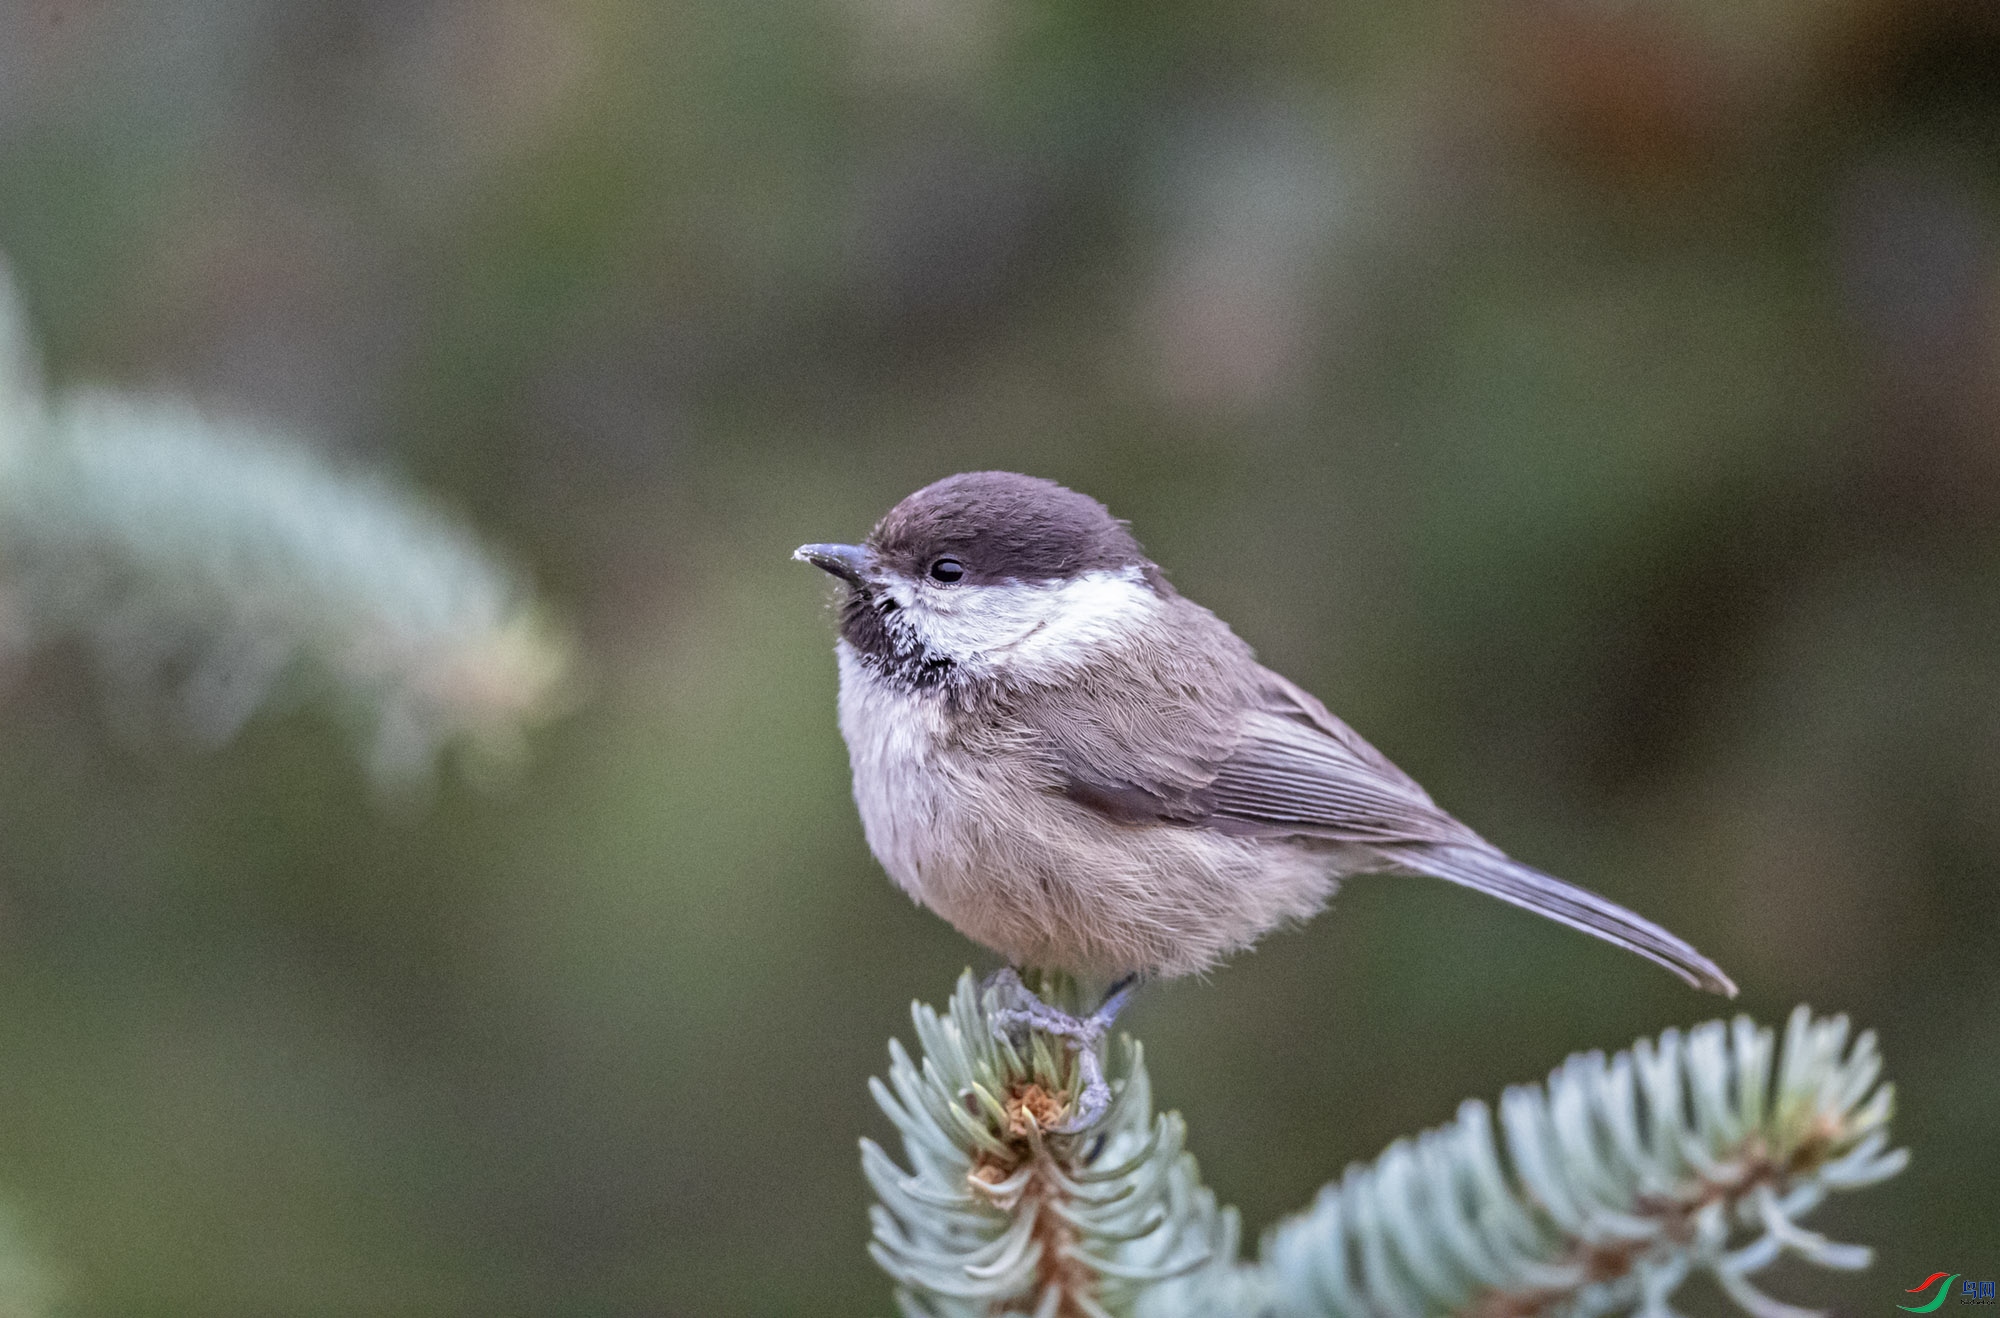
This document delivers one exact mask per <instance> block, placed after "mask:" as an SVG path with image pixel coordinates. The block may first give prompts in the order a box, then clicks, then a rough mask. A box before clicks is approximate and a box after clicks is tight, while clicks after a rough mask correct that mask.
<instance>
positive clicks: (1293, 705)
mask: <svg viewBox="0 0 2000 1318" xmlns="http://www.w3.org/2000/svg"><path fill="white" fill-rule="evenodd" d="M1258 676H1259V678H1260V679H1261V680H1260V681H1259V683H1258V685H1257V686H1256V687H1255V688H1254V689H1253V691H1252V693H1251V699H1250V701H1249V702H1248V705H1247V707H1246V709H1245V710H1244V713H1243V718H1242V722H1241V724H1240V725H1239V728H1238V736H1237V740H1236V743H1235V745H1234V746H1233V747H1232V748H1231V749H1230V752H1229V754H1228V755H1227V756H1225V757H1224V758H1223V759H1222V760H1221V762H1220V763H1218V764H1217V765H1216V768H1215V776H1214V777H1213V778H1211V779H1210V780H1209V781H1208V783H1207V784H1206V785H1204V786H1203V787H1202V788H1201V789H1200V791H1199V792H1198V793H1196V796H1197V799H1198V800H1199V801H1200V803H1201V804H1202V805H1203V806H1204V807H1206V809H1207V812H1208V817H1207V818H1206V819H1205V820H1203V821H1202V822H1204V823H1206V824H1208V826H1209V827H1212V828H1218V829H1222V830H1224V831H1228V832H1237V833H1244V832H1254V833H1260V834H1266V835H1269V834H1293V835H1297V836H1303V837H1322V838H1331V839H1336V840H1339V841H1347V842H1373V843H1426V842H1436V843H1460V844H1477V843H1478V841H1479V839H1478V837H1477V835H1476V834H1474V833H1473V832H1472V831H1471V830H1470V829H1468V828H1466V827H1465V825H1463V824H1461V823H1459V822H1458V821H1457V820H1456V819H1453V818H1452V817H1451V816H1450V815H1448V814H1446V813H1445V812H1444V811H1443V810H1440V809H1439V808H1438V806H1437V804H1436V803H1435V802H1433V801H1432V800H1431V798H1430V796H1429V794H1428V793H1426V792H1425V791H1424V789H1423V788H1422V787H1419V786H1418V785H1417V782H1416V780H1415V779H1413V778H1411V777H1410V776H1409V775H1408V774H1406V773H1404V772H1403V771H1402V770H1401V769H1398V768H1397V767H1396V766H1395V765H1394V764H1391V763H1390V762H1389V759H1388V757H1387V756H1385V755H1383V754H1382V752H1380V751H1378V750H1376V749H1375V748H1374V747H1373V746H1371V745H1369V744H1368V742H1367V741H1366V740H1364V739H1363V738H1362V736H1361V734H1360V733H1358V732H1356V731H1355V730H1354V729H1352V728H1350V727H1348V726H1347V725H1346V724H1345V723H1343V722H1341V721H1340V720H1339V719H1337V718H1335V717H1334V716H1333V715H1332V714H1331V713H1330V712H1328V710H1327V708H1326V706H1325V705H1322V704H1321V703H1320V702H1319V701H1318V700H1316V699H1314V698H1313V697H1312V696H1311V695H1310V694H1308V693H1307V692H1306V691H1304V690H1302V689H1301V688H1299V687H1298V686H1296V685H1294V684H1293V683H1291V682H1288V681H1286V680H1285V679H1284V678H1282V677H1280V676H1278V675H1277V674H1276V673H1273V672H1271V671H1270V670H1268V669H1264V670H1261V671H1260V672H1259V674H1258Z"/></svg>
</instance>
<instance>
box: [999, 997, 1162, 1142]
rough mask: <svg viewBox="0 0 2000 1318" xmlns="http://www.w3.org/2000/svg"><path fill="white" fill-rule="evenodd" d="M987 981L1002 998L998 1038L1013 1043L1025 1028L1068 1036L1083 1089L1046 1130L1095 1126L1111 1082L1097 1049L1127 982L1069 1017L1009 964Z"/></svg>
mask: <svg viewBox="0 0 2000 1318" xmlns="http://www.w3.org/2000/svg"><path fill="white" fill-rule="evenodd" d="M986 986H987V988H989V989H992V990H996V991H997V992H998V994H999V996H1000V999H1001V1001H1000V1002H999V1004H997V1005H996V1006H995V1007H994V1010H993V1033H994V1034H995V1035H997V1036H998V1037H999V1038H1001V1039H1004V1040H1006V1041H1007V1042H1008V1043H1010V1044H1015V1045H1017V1046H1018V1045H1019V1044H1020V1043H1021V1042H1022V1040H1023V1037H1024V1036H1025V1034H1026V1032H1027V1031H1029V1030H1038V1031H1040V1032H1041V1033H1043V1034H1051V1035H1054V1036H1056V1037H1057V1038H1059V1039H1066V1040H1068V1041H1069V1043H1070V1045H1071V1047H1072V1048H1073V1050H1074V1051H1075V1053H1076V1062H1077V1071H1078V1078H1079V1079H1081V1080H1082V1081H1083V1091H1082V1092H1081V1093H1079V1094H1078V1095H1077V1099H1076V1107H1075V1109H1074V1111H1072V1112H1071V1114H1070V1116H1069V1119H1068V1120H1066V1121H1063V1122H1062V1123H1060V1124H1058V1125H1055V1126H1051V1127H1049V1130H1050V1132H1051V1133H1052V1134H1056V1135H1074V1134H1077V1133H1078V1132H1080V1131H1083V1130H1087V1129H1089V1128H1090V1127H1091V1126H1094V1125H1096V1124H1097V1122H1098V1121H1099V1120H1100V1119H1102V1118H1103V1116H1104V1113H1105V1111H1106V1109H1108V1108H1109V1107H1110V1106H1111V1086H1110V1085H1109V1084H1108V1083H1106V1081H1105V1079H1104V1063H1103V1061H1102V1060H1101V1059H1100V1058H1099V1056H1098V1050H1099V1047H1100V1046H1101V1045H1102V1044H1103V1042H1104V1037H1105V1035H1107V1034H1109V1033H1110V1032H1111V1025H1112V1023H1113V1022H1114V1021H1115V1020H1117V1018H1118V1011H1119V1009H1120V1008H1121V1007H1123V1006H1124V1005H1125V1001H1126V999H1127V998H1128V997H1129V996H1130V995H1131V984H1130V982H1129V981H1128V982H1126V983H1121V984H1120V985H1118V986H1117V987H1116V988H1114V989H1113V990H1112V991H1111V993H1110V995H1109V996H1107V997H1106V998H1105V1000H1104V1005H1103V1006H1101V1007H1099V1008H1098V1009H1097V1010H1096V1011H1094V1012H1092V1013H1091V1014H1090V1015H1088V1016H1072V1015H1070V1014H1069V1013H1068V1012H1066V1011H1063V1010H1061V1009H1060V1008H1057V1007H1051V1006H1050V1005H1049V1004H1048V1003H1046V1002H1044V1001H1042V999H1041V998H1040V996H1038V995H1037V994H1036V993H1035V992H1034V990H1032V989H1030V988H1029V987H1028V986H1027V985H1026V984H1023V983H1022V982H1021V976H1020V975H1019V974H1018V973H1017V972H1016V971H1015V970H1014V969H1013V967H1011V966H1009V967H1007V968H1005V969H1003V970H1000V971H997V972H995V973H994V974H993V975H992V976H991V977H990V978H989V979H988V980H987V981H986Z"/></svg>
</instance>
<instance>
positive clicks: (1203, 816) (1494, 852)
mask: <svg viewBox="0 0 2000 1318" xmlns="http://www.w3.org/2000/svg"><path fill="white" fill-rule="evenodd" d="M1238 710H1239V717H1238V718H1237V720H1236V722H1235V725H1234V728H1233V731H1232V734H1231V735H1229V736H1228V737H1226V738H1224V737H1222V736H1221V735H1220V734H1219V732H1215V731H1212V732H1211V733H1210V736H1209V739H1208V741H1207V742H1206V743H1204V747H1205V748H1204V749H1203V751H1202V752H1201V753H1200V754H1199V755H1196V756H1189V755H1186V754H1182V755H1180V756H1178V757H1177V759H1176V760H1175V761H1174V763H1175V766H1176V767H1175V772H1173V773H1172V774H1170V775H1168V774H1162V773H1160V772H1158V771H1157V769H1155V770H1153V771H1148V770H1147V768H1146V767H1145V766H1144V765H1143V764H1142V763H1141V757H1134V756H1131V755H1126V756H1124V757H1123V758H1122V760H1121V759H1120V758H1119V755H1118V753H1117V751H1116V750H1115V748H1113V747H1111V746H1110V745H1107V744H1102V743H1100V744H1099V745H1098V746H1097V747H1096V748H1095V749H1096V751H1097V752H1098V753H1097V754H1095V755H1090V756H1081V757H1076V758H1072V759H1070V760H1069V761H1068V764H1069V766H1070V772H1069V774H1068V775H1067V776H1066V778H1065V779H1064V788H1063V790H1064V791H1065V793H1066V794H1067V795H1069V796H1070V797H1071V799H1073V800H1077V801H1080V802H1083V803H1085V804H1088V805H1091V806H1093V807H1095V808H1097V809H1098V810H1101V811H1103V812H1105V813H1107V814H1109V815H1111V816H1112V817H1113V818H1117V819H1122V820H1125V821H1127V822H1134V823H1137V822H1154V823H1179V824H1184V825H1188V826H1192V827H1198V828H1209V829H1214V830H1216V831H1218V832H1224V833H1232V834H1237V835H1248V836H1255V837H1298V838H1321V839H1327V840H1331V841H1339V842H1349V843H1359V844H1363V845H1365V846H1366V847H1368V848H1369V849H1370V850H1372V851H1373V852H1374V853H1375V854H1376V855H1377V856H1378V857H1379V858H1380V859H1381V861H1382V862H1384V863H1385V864H1387V865H1393V866H1395V867H1396V868H1399V869H1406V870H1414V871H1416V872H1418V873H1421V874H1431V875H1434V876H1436V877H1438V878H1441V879H1448V880H1450V881H1451V882H1453V883H1458V884H1463V885H1464V886H1466V887H1468V888H1474V889H1477V890H1478V891H1480V892H1484V893H1487V894H1489V895H1490V896H1494V897H1498V898H1500V899H1501V900H1502V901H1505V902H1511V903H1513V904H1514V905H1516V906H1521V907H1525V908H1527V909H1528V910H1531V911H1534V912H1536V913H1537V914H1540V915H1545V916H1547V917H1548V918H1550V919H1552V920H1556V921H1558V922H1560V923H1562V924H1566V925H1569V926H1570V927H1571V928H1573V929H1580V930H1582V931H1583V932H1585V933H1588V934H1592V935H1594V936H1596V937H1598V938H1602V939H1604V940H1605V941H1606V942H1609V943H1613V944H1615V945H1617V946H1619V947H1623V948H1625V949H1627V950H1628V951H1632V952H1636V953H1638V954H1639V955H1640V956H1643V957H1646V958H1647V959H1648V960H1651V961H1654V962H1657V963H1658V964H1660V965H1662V966H1665V967H1666V968H1667V969H1669V970H1671V971H1673V972H1674V973H1675V974H1676V975H1679V976H1680V977H1681V978H1682V979H1684V980H1686V981H1687V982H1688V983H1690V984H1692V985H1694V986H1695V987H1697V988H1704V989H1708V990H1711V991H1713V992H1717V993H1724V994H1727V995H1729V996H1730V997H1734V996H1735V995H1736V986H1735V984H1733V983H1731V982H1730V979H1729V977H1728V976H1727V975H1725V974H1723V973H1722V970H1721V969H1720V968H1719V967H1718V966H1716V964H1715V963H1714V962H1713V961H1710V960H1709V959H1708V958H1707V957H1705V956H1703V955H1702V954H1701V953H1700V952H1698V951H1696V950H1695V949H1694V948H1693V947H1692V946H1690V945H1689V944H1688V943H1687V942H1686V941H1685V940H1683V939H1681V938H1679V937H1677V936H1676V935H1674V934H1673V933H1671V932H1670V931H1668V930H1666V929H1664V928H1662V927H1660V926H1659V925H1657V924H1654V923H1653V922H1652V921H1650V920H1648V919H1646V918H1645V917H1643V916H1640V915H1637V914H1634V913H1633V912H1631V911H1628V910H1626V909H1625V908H1624V907H1622V906H1620V905H1618V904H1617V903H1615V902H1611V901H1607V900H1606V899H1604V898H1602V897H1600V896H1598V895H1597V894H1596V893H1594V892H1591V891H1589V890H1588V889H1585V888H1579V887H1577V886H1576V885H1575V884H1572V883H1566V882H1564V881H1563V880H1561V879H1558V878H1555V877H1554V876H1553V875H1548V874H1544V873H1542V872H1541V871H1540V870H1537V869H1534V868H1531V867H1530V866H1527V865H1523V864H1521V863H1520V862H1519V861H1516V860H1514V859H1512V858H1511V857H1509V856H1507V855H1505V854H1504V853H1502V852H1501V851H1500V850H1499V849H1498V848H1497V847H1494V846H1493V845H1492V844H1491V843H1489V842H1487V841H1485V840H1484V839H1483V838H1481V837H1480V836H1479V835H1478V834H1477V833H1474V832H1473V831H1472V830H1471V829H1469V828H1467V827H1466V826H1465V825H1464V824H1461V823H1459V822H1458V821H1457V820H1456V819H1454V818H1452V817H1451V816H1450V815H1449V814H1447V813H1445V811H1443V810H1442V809H1440V808H1439V807H1438V806H1437V804H1436V803H1435V802H1433V801H1432V800H1431V798H1430V796H1429V795H1428V794H1427V793H1426V792H1425V791H1424V789H1423V788H1422V787H1419V786H1418V785H1417V783H1416V781H1415V780H1414V779H1412V778H1411V777H1410V776H1409V775H1408V774H1406V773H1404V772H1403V771H1402V770H1401V769H1398V768H1397V767H1396V766H1395V765H1393V764H1391V763H1390V762H1389V760H1388V759H1387V757H1385V756H1384V755H1383V754H1382V753H1381V752H1380V751H1378V750H1376V749H1375V748H1374V747H1373V746H1370V745H1369V744H1368V743H1367V742H1366V741H1365V740H1363V739H1362V737H1361V735H1360V734H1359V733H1357V732H1355V731H1354V730H1353V729H1352V728H1350V727H1348V726H1347V725H1346V724H1345V723H1343V722H1341V721H1340V720H1339V719H1337V718H1335V717H1334V716H1333V715H1332V714H1331V713H1329V712H1328V711H1327V708H1326V706H1324V705H1322V704H1321V703H1320V702H1319V701H1317V700H1315V699H1314V698H1313V697H1312V696H1311V695H1310V694H1308V693H1307V692H1305V691H1303V690H1301V689H1300V688H1299V687H1297V686H1295V685H1293V684H1292V683H1291V682H1288V681H1286V680H1285V679H1284V678H1282V677H1280V676H1278V675H1277V674H1276V673H1272V672H1270V671H1269V670H1259V675H1258V680H1257V682H1256V684H1255V685H1254V687H1252V688H1251V689H1250V690H1249V691H1248V692H1247V693H1246V699H1245V700H1244V701H1243V702H1241V704H1240V705H1239V706H1238ZM1175 744H1178V745H1180V746H1183V747H1185V746H1186V745H1187V744H1188V738H1186V737H1182V738H1179V739H1178V740H1177V741H1176V743H1175ZM1119 765H1122V768H1120V767H1117V766H1119Z"/></svg>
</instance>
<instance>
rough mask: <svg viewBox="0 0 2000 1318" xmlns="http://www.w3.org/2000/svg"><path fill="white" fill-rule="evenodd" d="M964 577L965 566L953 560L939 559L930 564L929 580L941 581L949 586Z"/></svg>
mask: <svg viewBox="0 0 2000 1318" xmlns="http://www.w3.org/2000/svg"><path fill="white" fill-rule="evenodd" d="M964 576H965V564H963V563H961V562H959V561H958V560H957V559H955V558H940V559H939V560H938V561H937V562H935V563H933V564H931V580H932V581H942V582H943V583H944V584H945V585H947V586H949V585H950V584H951V583H952V582H954V581H957V580H959V579H961V578H962V577H964Z"/></svg>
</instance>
